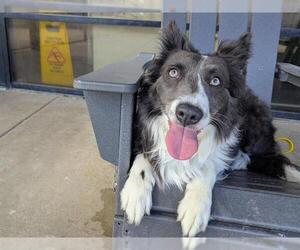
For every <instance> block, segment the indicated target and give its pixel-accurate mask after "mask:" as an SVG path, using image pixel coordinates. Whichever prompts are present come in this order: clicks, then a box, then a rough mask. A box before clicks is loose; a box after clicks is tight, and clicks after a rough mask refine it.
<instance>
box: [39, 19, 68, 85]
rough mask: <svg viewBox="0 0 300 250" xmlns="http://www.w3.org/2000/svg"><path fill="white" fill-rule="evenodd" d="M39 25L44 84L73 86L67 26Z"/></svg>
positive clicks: (46, 22)
mask: <svg viewBox="0 0 300 250" xmlns="http://www.w3.org/2000/svg"><path fill="white" fill-rule="evenodd" d="M39 25H40V58H41V76H42V82H43V83H46V84H53V85H62V86H73V66H72V60H71V54H70V46H69V37H68V30H67V27H66V24H65V23H61V22H48V21H41V22H40V24H39Z"/></svg>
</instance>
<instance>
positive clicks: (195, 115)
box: [121, 22, 300, 236]
mask: <svg viewBox="0 0 300 250" xmlns="http://www.w3.org/2000/svg"><path fill="white" fill-rule="evenodd" d="M250 54H251V34H250V33H245V34H243V35H241V37H240V38H239V39H238V40H235V41H230V42H226V41H225V42H221V43H220V44H219V47H218V49H217V51H216V52H215V53H212V54H208V55H202V54H201V53H200V52H198V51H197V50H196V49H195V48H194V47H193V46H192V45H191V44H190V43H189V42H188V40H187V39H186V38H185V37H184V36H183V35H182V34H181V33H180V31H179V29H178V27H177V26H176V24H175V23H174V22H171V23H170V24H169V26H168V27H167V28H166V29H165V30H163V33H162V38H161V52H160V54H159V55H158V56H157V57H156V58H155V59H154V60H153V62H152V63H151V64H150V65H148V67H147V69H146V70H145V73H144V75H143V77H142V80H141V87H140V89H139V92H138V97H137V114H136V121H135V129H134V134H135V136H134V154H135V159H134V162H133V165H132V167H131V169H130V173H129V177H128V179H127V181H126V183H125V185H124V188H123V190H122V192H121V205H122V209H123V210H124V211H125V213H126V214H127V217H128V221H129V223H135V224H139V223H140V222H141V220H142V218H143V216H144V214H149V213H150V209H151V205H152V190H153V186H154V185H155V183H157V184H159V185H160V186H168V185H172V184H175V185H177V186H178V187H180V188H182V187H183V186H184V185H186V188H185V195H184V198H183V199H182V200H181V202H180V203H179V206H178V210H177V212H178V221H180V222H181V227H182V232H183V235H185V236H195V235H196V234H197V233H198V232H200V231H204V230H205V229H206V226H207V224H208V221H209V217H210V210H211V203H212V189H213V186H214V184H215V182H216V179H217V175H218V174H220V173H221V172H222V171H224V170H226V169H233V170H235V169H247V168H248V169H249V170H250V171H255V172H259V173H263V174H267V175H269V176H274V177H279V178H283V179H287V180H291V181H297V182H299V181H300V172H299V171H298V170H297V167H296V166H293V165H292V164H290V162H289V160H288V159H287V158H285V157H284V156H283V155H282V154H281V153H280V151H279V148H278V146H277V144H276V142H275V140H274V132H275V128H274V127H273V125H272V118H271V115H270V110H269V109H268V107H267V106H266V105H265V104H264V103H263V102H262V101H260V100H259V99H258V98H257V97H256V96H255V95H254V94H253V93H252V91H251V90H250V89H249V88H248V87H247V85H246V83H245V73H246V66H247V60H248V59H249V57H250Z"/></svg>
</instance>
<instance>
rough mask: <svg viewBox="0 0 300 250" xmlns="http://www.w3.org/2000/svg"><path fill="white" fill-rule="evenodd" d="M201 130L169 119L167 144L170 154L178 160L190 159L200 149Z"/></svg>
mask: <svg viewBox="0 0 300 250" xmlns="http://www.w3.org/2000/svg"><path fill="white" fill-rule="evenodd" d="M199 132H200V131H199V130H196V129H191V128H188V127H183V126H181V125H179V124H176V123H172V122H170V121H169V130H168V132H167V135H166V145H167V149H168V152H169V154H170V155H171V156H172V157H173V158H175V159H177V160H188V159H190V158H192V157H193V155H194V154H195V153H196V152H197V150H198V139H197V135H198V133H199Z"/></svg>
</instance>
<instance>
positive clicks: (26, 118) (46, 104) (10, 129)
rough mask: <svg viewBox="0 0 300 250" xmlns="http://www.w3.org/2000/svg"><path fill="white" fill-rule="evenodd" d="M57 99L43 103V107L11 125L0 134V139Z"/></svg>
mask: <svg viewBox="0 0 300 250" xmlns="http://www.w3.org/2000/svg"><path fill="white" fill-rule="evenodd" d="M57 98H59V96H56V97H54V98H53V99H51V100H50V101H48V102H47V103H45V104H44V105H42V106H41V107H39V108H38V109H37V110H35V111H33V112H32V113H31V114H29V115H28V116H26V117H25V118H24V119H22V120H20V121H19V122H17V123H16V124H15V125H13V126H12V127H11V128H9V129H8V130H6V131H4V132H3V133H2V134H0V139H1V138H2V137H4V136H5V135H7V134H8V133H9V132H11V131H12V130H14V129H15V128H17V127H18V126H20V125H22V124H23V123H24V122H26V121H27V120H28V119H30V118H31V117H32V116H34V115H35V114H36V113H38V112H40V111H41V110H43V109H44V108H46V107H47V106H48V105H50V104H51V103H52V102H54V101H55V100H56V99H57Z"/></svg>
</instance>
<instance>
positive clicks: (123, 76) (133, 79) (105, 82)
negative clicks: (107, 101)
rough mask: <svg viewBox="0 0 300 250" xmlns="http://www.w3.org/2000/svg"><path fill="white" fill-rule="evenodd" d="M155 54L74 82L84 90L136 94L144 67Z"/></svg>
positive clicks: (145, 54) (120, 63) (92, 73)
mask: <svg viewBox="0 0 300 250" xmlns="http://www.w3.org/2000/svg"><path fill="white" fill-rule="evenodd" d="M153 58H154V54H150V53H140V54H138V55H137V56H135V57H133V58H130V59H127V60H124V61H122V62H118V63H115V64H110V65H107V66H104V67H103V68H101V69H99V70H96V71H94V72H91V73H89V74H86V75H83V76H80V77H79V78H77V79H75V80H74V87H75V88H77V89H82V90H94V91H104V92H118V93H135V92H136V91H137V89H138V87H139V86H138V82H139V79H140V77H141V75H142V73H143V66H144V65H145V63H147V62H149V61H150V60H152V59H153Z"/></svg>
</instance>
